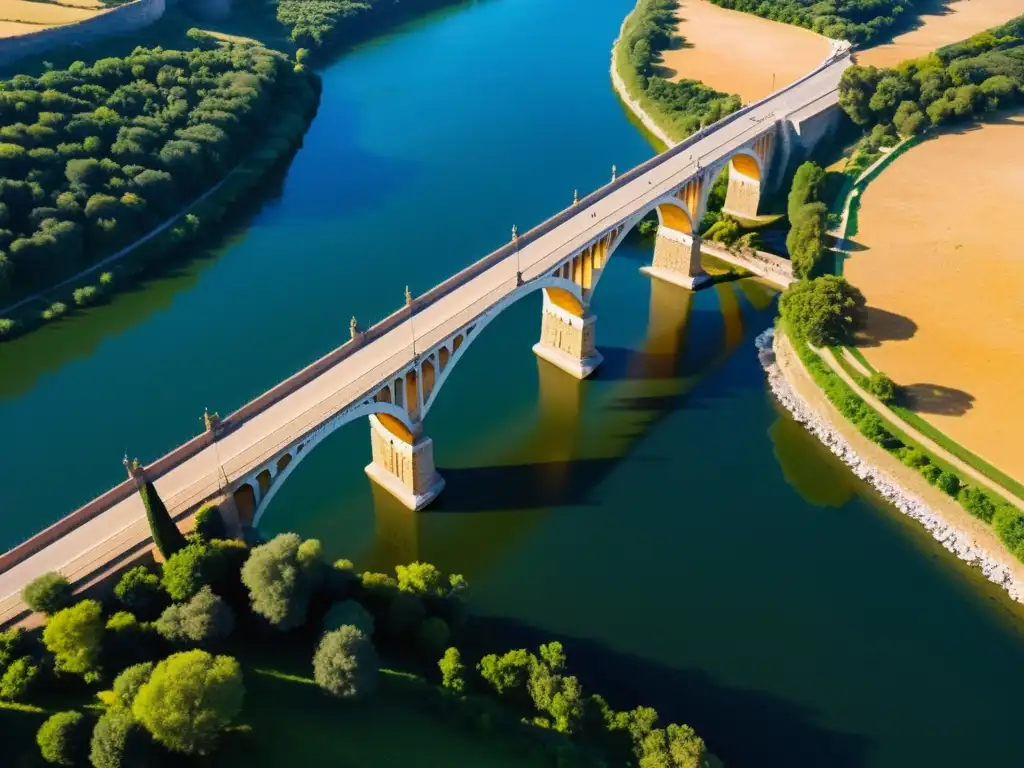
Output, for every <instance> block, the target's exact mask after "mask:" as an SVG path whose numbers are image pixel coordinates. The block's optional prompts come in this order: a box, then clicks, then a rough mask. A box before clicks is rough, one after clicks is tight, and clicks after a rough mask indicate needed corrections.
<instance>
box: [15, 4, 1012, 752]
mask: <svg viewBox="0 0 1024 768" xmlns="http://www.w3.org/2000/svg"><path fill="white" fill-rule="evenodd" d="M631 5H632V3H631V0H588V1H587V2H584V0H562V2H557V3H556V2H551V1H550V0H490V1H489V2H482V3H474V4H470V5H467V6H462V7H460V8H457V9H454V10H451V11H448V12H445V13H442V14H438V15H436V16H434V17H431V18H430V19H428V20H425V21H423V22H420V23H417V24H414V25H412V26H410V27H408V28H406V29H403V30H402V31H401V32H399V33H397V34H395V35H393V36H390V37H388V38H386V39H382V40H379V41H377V42H375V43H373V44H370V45H366V46H363V47H361V48H360V49H359V50H357V51H356V52H354V53H352V54H351V55H349V56H346V57H345V58H344V59H343V60H342V61H339V62H338V63H336V64H334V65H333V66H331V67H330V68H329V69H327V70H326V71H325V72H324V93H323V103H322V105H321V108H320V113H319V115H318V116H317V119H316V121H315V122H314V124H313V126H312V128H311V129H310V131H309V134H308V136H307V137H306V141H305V146H304V148H303V149H302V150H301V151H300V152H299V154H298V155H297V156H296V158H295V160H294V162H293V164H292V165H291V167H290V169H289V170H288V172H287V174H286V175H285V176H284V178H283V180H282V181H281V182H280V183H279V184H278V185H277V187H276V188H275V189H274V190H273V191H272V193H269V194H268V195H267V198H266V199H265V200H264V201H262V205H261V206H260V207H259V210H258V211H256V212H254V214H253V215H252V217H251V218H250V219H249V220H248V221H247V222H246V226H242V227H240V228H239V231H238V232H236V233H231V234H229V235H226V242H225V244H224V247H223V248H221V249H220V250H218V252H217V253H215V254H213V255H211V256H208V257H204V258H201V259H198V260H197V261H194V262H192V263H191V264H190V265H189V266H187V267H185V268H183V269H182V270H181V271H180V273H179V274H177V275H175V276H173V277H171V278H170V279H167V280H162V281H160V282H158V283H156V284H154V285H152V286H148V287H146V288H144V289H141V290H139V291H138V292H136V293H133V294H129V295H126V296H123V297H120V298H118V299H117V300H116V301H115V302H114V303H113V304H112V305H110V306H108V307H103V308H99V309H96V310H94V311H92V312H91V313H90V315H89V316H87V317H85V318H80V319H77V320H75V321H74V322H70V323H67V324H65V325H64V326H57V327H54V328H50V329H47V330H45V331H43V332H40V333H37V334H34V335H31V336H29V337H27V338H25V339H23V340H20V341H18V342H15V343H13V344H9V345H5V346H4V347H2V348H0V371H2V375H0V425H2V428H3V433H4V437H5V440H4V443H3V444H4V446H5V448H4V449H3V451H4V453H3V456H2V459H3V460H2V461H0V483H2V485H3V487H4V489H5V494H4V497H3V501H2V502H0V504H2V513H0V514H2V518H0V526H2V527H0V539H2V541H0V546H8V545H11V544H13V543H15V542H16V541H17V540H19V539H20V538H21V537H24V536H26V535H29V534H31V533H33V532H34V531H36V530H38V529H39V528H41V527H42V526H43V525H45V524H46V523H48V522H51V521H52V520H54V519H56V518H57V517H59V516H60V515H62V514H65V513H66V512H68V511H69V510H70V509H72V508H74V507H75V506H77V505H78V504H80V503H82V502H83V501H85V500H87V499H88V498H90V497H92V496H93V495H95V494H96V493H98V492H100V491H102V490H104V489H106V488H107V487H109V486H110V485H112V484H113V483H115V482H117V481H118V480H120V479H121V472H122V470H121V466H120V459H121V456H122V454H123V453H124V452H125V451H126V450H127V451H128V452H129V453H132V454H135V455H138V456H140V457H141V458H143V459H152V458H154V457H155V456H157V455H159V454H160V453H162V452H164V451H165V450H167V449H169V448H171V447H173V446H174V445H176V444H177V443H179V442H180V441H182V440H183V439H185V438H187V437H189V436H191V435H192V434H194V433H195V432H196V431H197V430H198V428H199V426H200V416H201V414H202V411H203V408H204V407H209V408H210V409H211V410H219V411H220V412H221V413H222V414H223V413H227V412H228V411H230V410H232V409H234V408H235V407H237V406H239V405H240V404H242V403H243V402H244V401H245V400H247V399H248V398H249V397H251V396H253V395H255V394H258V393H259V392H260V391H262V390H264V389H265V388H267V387H268V386H270V385H272V384H273V383H275V382H276V381H278V380H279V379H281V378H282V377H284V376H285V375H287V374H288V373H290V372H292V371H293V370H294V369H296V368H298V367H299V366H301V365H302V364H304V363H305V362H308V361H309V360H310V359H312V358H314V357H316V356H317V355H319V354H322V353H323V352H325V351H326V350H328V349H330V348H331V347H333V346H334V345H336V344H337V343H339V342H340V341H342V340H343V339H344V338H345V337H346V336H347V332H348V318H349V317H350V316H351V315H352V314H355V315H357V316H358V317H359V319H360V321H361V322H363V323H369V322H371V321H372V320H374V319H376V318H378V317H380V316H382V315H384V314H386V313H387V312H388V311H389V310H391V309H393V308H395V307H396V306H398V305H399V304H400V302H401V301H402V295H403V288H404V286H405V285H406V284H409V285H410V286H411V287H412V289H413V291H416V292H418V291H422V290H424V289H426V288H428V287H429V286H431V285H433V284H434V283H436V282H437V281H439V280H440V279H442V278H444V277H446V276H447V275H448V274H450V273H451V272H453V271H454V270H455V269H457V268H458V267H460V266H463V265H464V264H466V263H468V262H469V261H472V260H473V259H475V258H478V257H479V256H481V255H483V254H484V253H486V252H488V251H489V250H491V249H492V248H494V247H495V246H497V245H499V244H501V243H502V242H503V241H505V240H506V239H507V236H508V232H509V230H510V228H511V226H512V224H513V223H517V224H518V225H519V226H520V228H525V227H527V226H529V225H530V224H532V223H535V222H536V221H538V220H540V219H542V218H544V217H545V216H547V215H549V214H550V213H552V212H553V211H555V210H556V209H558V208H559V207H561V206H564V205H566V204H568V202H569V201H570V200H571V199H572V190H573V189H574V188H579V189H580V190H581V192H582V191H585V190H589V189H591V188H593V187H596V186H598V185H599V184H600V183H602V182H603V181H605V180H606V178H607V177H608V175H609V171H610V167H611V165H612V163H615V164H617V165H618V166H619V168H626V167H629V166H630V165H633V164H635V163H637V162H639V161H641V160H643V159H644V158H646V157H648V156H650V154H651V152H652V149H651V147H650V145H649V144H647V143H646V141H645V140H644V139H643V138H642V137H641V136H640V134H639V133H638V132H637V131H636V129H635V128H634V127H633V126H632V125H631V123H630V121H629V120H628V119H627V117H626V116H625V114H624V113H623V111H622V109H621V108H620V106H619V104H618V103H617V101H616V100H615V98H614V96H613V94H612V93H611V90H610V87H609V84H608V74H607V68H608V51H609V46H610V43H611V41H612V39H613V38H614V36H615V34H616V31H617V29H618V26H619V24H620V22H621V20H622V17H623V16H624V15H625V14H626V13H627V12H628V10H629V8H630V7H631ZM650 250H651V248H650V245H649V244H644V243H641V242H631V243H627V244H626V245H624V246H623V247H622V248H621V249H620V250H619V251H618V256H617V257H616V258H615V259H613V261H612V263H611V264H610V265H609V267H608V273H607V274H606V275H605V277H604V279H603V281H602V283H601V286H600V288H599V290H598V292H597V296H596V298H595V303H594V308H595V311H596V312H597V314H598V315H599V320H598V344H599V346H600V348H601V350H602V352H603V354H604V356H605V360H606V362H605V364H604V366H603V367H602V368H601V369H600V371H599V373H598V375H597V376H596V377H595V378H594V379H593V380H591V381H587V382H585V383H583V384H580V383H578V382H576V381H575V380H573V379H571V378H570V377H568V376H566V375H564V374H562V373H561V372H559V371H557V370H554V369H552V368H550V367H548V366H547V365H546V364H543V363H541V362H539V361H538V360H537V359H536V358H535V357H534V356H533V355H532V354H531V352H530V346H531V345H532V343H533V342H534V341H536V338H537V336H538V334H539V329H540V317H539V306H540V301H539V297H536V296H535V297H532V299H527V300H524V301H523V302H520V303H519V304H517V305H515V306H514V307H512V308H511V309H510V310H509V311H508V312H506V313H505V314H504V315H502V316H501V317H500V318H499V319H498V320H496V321H495V322H494V323H493V324H492V325H491V326H489V327H488V329H487V330H486V332H485V333H484V334H482V336H481V339H482V341H481V342H480V343H479V344H477V345H475V346H474V348H473V350H472V351H471V352H470V353H469V354H468V355H467V356H466V358H465V359H464V361H463V362H462V363H461V364H460V367H459V369H458V371H457V372H456V373H455V374H454V375H453V376H452V377H451V378H450V379H449V382H448V383H447V384H446V386H445V389H444V390H443V392H442V395H441V397H440V398H439V401H438V404H437V406H436V407H435V408H434V410H433V411H432V412H431V414H430V417H429V418H428V420H427V425H426V426H427V433H428V434H429V435H430V436H431V437H432V438H433V439H434V441H435V450H436V459H437V463H438V465H439V468H440V470H441V472H442V473H443V474H444V475H445V477H446V479H447V481H448V487H447V490H446V491H445V493H444V495H443V496H442V498H441V499H440V500H439V503H437V504H436V506H435V507H433V508H432V509H431V511H430V512H429V513H425V514H420V515H412V514H410V513H408V512H407V511H406V510H404V509H403V508H400V507H398V505H397V504H396V503H394V502H393V501H392V500H391V499H390V497H387V496H385V495H383V494H381V493H379V492H377V491H375V490H374V488H373V487H372V486H371V485H370V483H369V482H368V480H367V479H366V477H365V475H364V474H363V471H362V468H363V466H364V465H365V464H366V462H367V461H368V460H369V444H368V443H369V441H368V427H367V426H366V425H365V424H354V425H351V426H349V427H347V428H345V429H343V430H341V431H340V432H338V433H337V434H336V435H335V436H333V437H332V438H331V439H330V440H328V441H326V442H325V443H324V444H323V445H322V446H321V447H320V448H319V449H318V450H317V451H315V452H314V453H313V454H311V455H310V457H309V458H308V459H307V460H306V461H305V462H304V463H303V464H302V465H301V466H300V467H299V468H298V469H297V470H296V471H295V473H294V474H293V476H292V478H291V480H290V481H289V482H288V484H287V485H286V486H285V487H284V488H283V489H282V491H281V492H280V493H279V494H278V496H277V497H276V498H275V500H274V503H273V506H272V507H271V509H270V510H269V511H268V514H267V516H266V517H265V518H264V528H265V529H266V530H267V531H268V532H269V533H273V532H276V531H283V530H295V531H298V532H299V533H302V534H304V535H308V536H318V537H320V538H322V539H323V541H324V543H325V546H326V547H327V549H328V550H329V552H330V553H331V554H332V555H336V556H341V555H345V556H348V557H352V558H354V559H356V560H357V561H358V562H359V563H360V564H361V565H365V566H366V567H373V568H384V567H389V566H390V565H392V564H394V563H395V562H398V561H406V560H410V559H413V558H421V559H427V560H432V561H435V562H437V563H438V564H439V565H441V566H443V567H445V568H447V569H449V570H456V571H461V572H463V573H465V574H466V575H467V577H468V578H469V579H470V582H471V584H472V586H473V601H474V605H475V606H476V607H477V609H478V610H479V611H480V612H482V613H484V614H487V615H490V616H495V617H503V618H504V619H505V620H507V621H509V622H510V623H509V624H508V625H507V629H508V632H509V633H515V632H523V633H524V636H531V635H536V636H543V637H555V636H557V637H561V638H563V639H565V640H566V641H568V642H571V647H572V649H573V651H572V652H573V656H572V657H571V659H572V658H575V660H576V665H577V666H578V667H579V668H580V671H581V673H583V675H584V678H585V681H589V680H591V679H594V678H597V679H600V680H602V681H603V682H602V684H601V687H603V688H605V689H607V690H609V691H611V692H612V693H613V695H614V696H615V702H614V703H616V704H618V705H620V706H632V705H634V704H636V703H639V702H650V703H653V704H654V705H655V706H657V707H658V709H659V710H661V711H663V712H665V713H666V714H669V715H671V716H673V717H677V718H681V719H685V720H688V721H689V722H691V723H693V724H694V725H695V726H696V727H697V728H698V730H699V731H700V732H701V733H702V734H703V735H704V736H705V737H706V738H707V739H708V740H709V741H710V742H711V745H712V747H713V748H714V749H715V751H716V752H718V753H719V754H720V755H721V756H722V757H723V758H724V759H725V760H726V762H727V763H728V764H729V765H743V766H765V765H772V766H774V765H787V766H808V768H811V767H813V768H819V767H821V766H839V767H842V766H872V767H875V766H878V767H881V766H886V767H890V766H891V767H892V768H896V767H897V766H899V767H901V768H903V767H905V766H909V765H915V766H916V765H921V766H925V765H927V766H951V767H953V766H955V767H956V768H960V766H963V765H967V764H972V765H985V766H1017V765H1022V764H1024V747H1022V746H1021V743H1020V740H1019V738H1018V737H1016V736H1015V735H1014V733H1015V731H1014V725H1015V723H1016V719H1017V718H1016V716H1015V712H1016V704H1017V696H1016V694H1017V693H1018V692H1019V691H1020V690H1022V689H1024V637H1022V634H1024V633H1022V632H1021V628H1022V626H1024V624H1022V619H1021V615H1020V612H1019V611H1017V610H1016V609H1014V608H1011V607H1010V606H1009V604H1008V603H1007V602H1006V601H1005V600H1004V599H1002V597H1001V596H1000V594H999V593H997V592H996V591H995V590H994V589H992V588H990V587H989V586H988V585H985V584H984V583H982V582H980V580H979V579H978V578H977V577H976V576H975V575H974V574H972V572H970V571H969V570H967V569H966V568H964V567H961V566H960V565H959V564H958V563H956V561H954V560H953V559H952V558H951V557H949V556H948V555H947V554H946V553H945V552H944V551H943V550H941V549H939V548H938V547H937V546H936V545H935V544H934V543H933V542H932V541H931V540H930V539H928V538H927V537H926V536H925V535H924V534H923V533H922V532H921V531H920V530H919V529H918V528H916V527H914V526H912V525H910V524H908V523H906V522H905V521H904V520H903V519H901V518H899V517H898V516H897V515H896V514H895V513H893V512H892V511H890V510H889V509H887V508H886V507H885V506H884V505H882V504H881V503H880V502H879V501H878V500H877V499H875V498H874V497H873V496H872V495H871V494H870V493H868V492H867V491H866V489H865V488H864V487H862V486H861V485H860V484H858V483H857V482H856V481H855V480H854V479H853V478H852V477H851V476H850V475H848V474H847V473H846V472H845V471H844V470H843V468H842V467H841V466H840V465H838V464H837V463H836V462H835V460H834V459H833V458H832V457H831V456H830V455H829V454H828V453H827V452H825V451H824V450H823V449H822V448H821V446H820V445H818V444H817V443H816V442H814V441H813V440H812V439H810V438H809V437H808V436H807V435H806V434H805V433H804V432H803V431H802V430H801V429H800V428H799V427H798V426H797V425H795V424H794V423H793V422H792V421H791V420H790V419H788V418H787V417H785V416H784V415H782V414H781V413H780V412H779V411H778V409H777V408H776V407H775V406H774V405H773V403H772V401H771V399H770V397H769V396H768V394H767V392H766V390H765V386H764V380H763V376H762V374H761V371H760V369H759V367H758V365H757V361H756V357H755V355H754V353H753V349H752V347H751V340H752V338H753V336H754V335H755V334H756V333H758V332H759V331H760V330H762V329H763V328H764V327H766V326H767V325H768V324H769V323H770V322H771V317H772V315H773V311H774V309H773V303H772V302H773V297H772V295H771V293H770V292H769V291H767V290H766V289H765V288H763V287H762V286H760V285H758V284H755V283H751V282H748V281H740V282H735V283H729V284H724V285H719V286H717V287H715V288H712V289H709V290H706V291H703V292H701V293H699V294H696V295H691V294H688V293H686V292H684V291H681V290H677V289H674V288H671V287H667V286H665V285H662V284H659V283H653V284H652V283H651V281H649V280H648V279H647V278H646V277H644V276H642V275H641V274H640V273H639V272H638V268H639V267H640V266H641V265H642V264H643V263H644V262H645V260H649V259H650ZM14 446H16V449H15V448H14Z"/></svg>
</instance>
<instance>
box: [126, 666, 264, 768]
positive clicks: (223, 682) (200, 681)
mask: <svg viewBox="0 0 1024 768" xmlns="http://www.w3.org/2000/svg"><path fill="white" fill-rule="evenodd" d="M244 698H245V686H244V684H243V682H242V670H241V667H239V665H238V662H237V661H235V659H233V658H231V657H230V656H212V655H210V654H209V653H207V652H206V651H186V652H184V653H175V654H173V655H172V656H168V657H167V658H166V659H164V660H163V661H161V662H160V663H159V664H157V665H156V668H155V669H154V670H153V674H152V675H151V676H150V678H149V680H147V681H146V682H145V683H144V684H143V685H142V687H141V688H140V689H139V692H138V695H137V696H136V697H135V701H134V703H133V704H132V713H133V714H134V715H135V719H136V720H138V721H139V723H141V724H142V726H143V727H144V728H145V729H146V730H147V731H149V732H150V734H152V736H153V738H154V739H156V740H157V741H158V742H160V743H161V744H163V745H164V746H165V747H167V748H168V749H170V750H172V751H174V752H182V753H184V754H187V755H192V754H206V753H207V752H209V751H210V750H211V749H212V748H213V747H214V745H215V744H216V743H217V739H218V738H219V736H220V733H221V732H222V731H223V730H224V729H225V728H226V727H227V726H228V725H230V724H231V721H232V720H233V719H234V718H235V717H237V716H238V714H239V713H240V712H241V711H242V703H243V700H244Z"/></svg>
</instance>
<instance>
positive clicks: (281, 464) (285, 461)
mask: <svg viewBox="0 0 1024 768" xmlns="http://www.w3.org/2000/svg"><path fill="white" fill-rule="evenodd" d="M291 463H292V455H291V454H290V453H286V454H285V455H284V456H282V457H281V458H280V459H278V461H277V473H278V474H281V473H282V472H284V468H285V467H287V466H288V465H289V464H291Z"/></svg>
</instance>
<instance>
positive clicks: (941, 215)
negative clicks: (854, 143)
mask: <svg viewBox="0 0 1024 768" xmlns="http://www.w3.org/2000/svg"><path fill="white" fill-rule="evenodd" d="M1021 210H1024V111H1022V112H1018V113H1016V114H1015V115H1013V116H1008V117H1004V118H1003V119H1001V120H999V121H997V122H995V123H992V124H987V125H984V126H981V127H978V128H973V129H970V130H966V131H963V132H959V133H957V132H949V133H946V134H943V135H942V136H939V137H938V138H936V139H932V140H929V141H926V142H923V143H922V144H921V145H919V146H917V147H915V148H913V149H912V150H910V151H909V152H907V153H906V154H905V155H903V156H902V157H900V158H898V159H896V160H895V161H894V162H893V164H892V165H890V166H889V167H888V168H887V169H886V170H885V171H884V172H883V173H882V174H881V175H880V176H879V177H878V178H877V179H876V180H875V181H873V182H872V183H871V184H870V185H869V186H868V187H867V189H866V190H865V191H864V193H863V196H862V201H861V208H860V213H859V226H858V233H857V235H856V236H854V238H853V240H854V242H855V243H858V244H860V245H862V246H863V247H865V248H867V250H864V251H859V252H854V253H852V254H851V258H850V259H849V260H848V261H847V262H846V264H845V267H844V270H845V274H846V276H847V277H848V278H849V279H850V280H851V282H853V283H854V285H857V286H858V287H859V288H860V289H861V290H862V291H863V292H864V295H865V297H866V298H867V300H868V305H869V306H870V307H871V308H872V311H871V312H870V314H869V320H868V328H867V331H866V337H867V338H866V342H865V347H864V350H863V351H864V355H865V357H867V359H868V360H869V361H870V362H871V364H872V365H873V366H875V367H876V368H878V369H880V370H883V371H885V372H886V373H888V374H889V375H890V376H892V377H893V379H894V380H895V381H896V382H897V383H899V384H902V385H910V386H911V392H912V395H913V398H914V403H915V410H917V411H918V412H919V413H920V414H921V415H922V416H923V417H924V418H926V419H927V420H928V421H929V422H931V423H932V424H934V425H935V426H936V427H938V428H939V429H941V430H942V431H943V432H945V433H946V434H947V435H949V436H950V437H951V438H953V439H954V440H957V441H958V442H960V443H962V444H963V445H965V446H966V447H967V448H969V449H970V450H971V451H973V452H974V453H976V454H978V455H980V456H982V457H983V458H985V459H987V460H988V461H989V462H991V463H992V464H995V465H996V466H997V467H999V468H1000V469H1002V470H1003V471H1004V472H1007V473H1009V474H1010V475H1012V476H1014V477H1016V478H1024V450H1021V447H1020V438H1019V436H1020V434H1021V433H1022V431H1024V398H1021V397H1020V393H1019V390H1020V381H1021V379H1022V377H1024V344H1022V343H1021V342H1022V340H1024V301H1022V300H1021V290H1022V288H1021V286H1024V254H1022V252H1021V249H1020V245H1019V240H1018V239H1017V238H1016V237H1014V232H1015V230H1016V224H1017V221H1018V219H1019V218H1020V211H1021Z"/></svg>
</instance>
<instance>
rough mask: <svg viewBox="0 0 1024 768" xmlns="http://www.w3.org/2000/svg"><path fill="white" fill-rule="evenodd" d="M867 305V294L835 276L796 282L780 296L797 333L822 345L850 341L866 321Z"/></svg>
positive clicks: (784, 315)
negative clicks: (865, 311) (865, 298)
mask: <svg viewBox="0 0 1024 768" xmlns="http://www.w3.org/2000/svg"><path fill="white" fill-rule="evenodd" d="M864 307H865V301H864V295H863V294H862V293H861V292H860V291H859V290H857V289H856V288H854V287H853V286H852V285H850V283H848V282H847V281H846V279H845V278H842V277H836V276H835V275H825V276H823V277H817V278H814V279H813V280H801V281H799V282H796V283H793V284H792V285H790V286H789V288H787V289H786V291H785V293H783V294H782V298H781V299H779V312H780V314H781V315H782V318H783V320H785V321H786V323H787V324H788V325H789V328H790V329H791V330H792V331H793V333H795V334H796V335H797V336H799V337H802V338H804V339H806V340H807V341H809V342H810V343H811V344H813V345H815V346H818V347H821V346H832V345H836V344H848V343H850V342H851V341H852V340H853V334H854V332H855V331H857V330H858V329H859V328H860V327H861V326H862V325H863V323H864Z"/></svg>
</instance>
